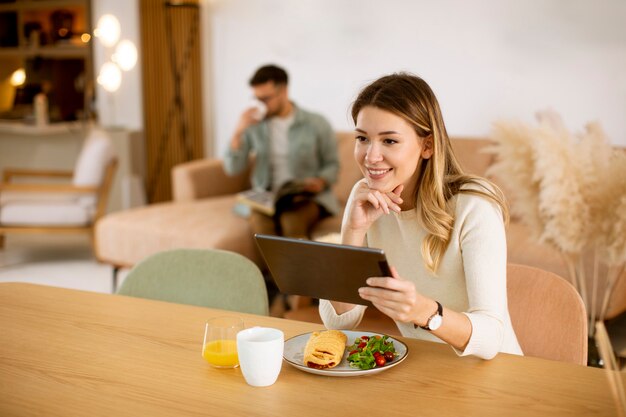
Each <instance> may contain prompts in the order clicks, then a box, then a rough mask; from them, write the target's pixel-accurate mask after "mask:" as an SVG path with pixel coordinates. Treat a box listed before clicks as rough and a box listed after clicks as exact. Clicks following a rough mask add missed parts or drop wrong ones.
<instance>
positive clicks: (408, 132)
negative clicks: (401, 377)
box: [320, 73, 522, 359]
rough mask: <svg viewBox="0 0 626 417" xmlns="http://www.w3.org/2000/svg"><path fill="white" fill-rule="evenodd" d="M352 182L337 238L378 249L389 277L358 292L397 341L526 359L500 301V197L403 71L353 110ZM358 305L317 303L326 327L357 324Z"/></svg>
mask: <svg viewBox="0 0 626 417" xmlns="http://www.w3.org/2000/svg"><path fill="white" fill-rule="evenodd" d="M352 118H353V120H354V123H355V125H356V128H355V132H356V133H355V137H356V144H355V148H354V156H355V159H356V161H357V163H358V164H359V167H360V168H361V172H362V173H363V176H364V179H363V180H361V181H359V182H358V183H356V184H355V186H354V188H353V189H352V193H351V195H350V199H349V201H348V203H347V207H346V211H345V214H344V219H343V224H342V229H341V236H342V242H343V243H344V244H348V245H357V246H370V247H376V248H381V249H383V250H384V251H385V253H386V254H387V258H388V261H389V263H390V265H391V266H392V267H391V271H392V276H391V277H371V278H368V280H367V286H366V287H364V288H361V289H360V290H359V294H360V296H361V297H362V298H363V299H365V300H369V301H371V302H372V304H373V305H374V306H375V307H376V308H377V309H379V310H380V311H381V312H383V313H384V314H386V315H388V316H389V317H391V318H392V319H393V320H395V321H396V324H397V325H398V328H399V329H400V331H401V333H402V335H404V336H408V337H415V338H418V339H426V340H433V341H444V342H446V343H448V344H450V345H451V346H452V347H453V348H454V349H455V351H456V352H457V353H458V354H459V355H463V356H465V355H475V356H478V357H481V358H484V359H491V358H493V357H494V356H495V355H496V354H497V353H498V352H507V353H515V354H522V350H521V348H520V346H519V344H518V342H517V338H516V336H515V333H514V331H513V327H512V326H511V319H510V317H509V313H508V307H507V295H506V237H505V232H504V223H505V221H506V219H507V216H508V211H507V208H506V205H505V202H504V197H503V195H502V193H501V191H500V190H499V189H498V188H497V187H496V186H495V185H494V184H492V183H490V182H488V181H487V180H485V179H482V178H479V177H475V176H471V175H467V174H464V173H463V170H462V169H461V167H460V165H459V163H458V161H457V160H456V157H455V156H454V153H453V151H452V147H451V145H450V140H449V138H448V135H447V133H446V129H445V126H444V123H443V118H442V116H441V110H440V109H439V103H438V102H437V99H436V98H435V95H434V93H433V92H432V90H431V89H430V87H429V86H428V84H426V82H425V81H424V80H422V79H421V78H419V77H417V76H415V75H412V74H406V73H400V74H393V75H388V76H385V77H382V78H380V79H378V80H376V81H374V82H373V83H372V84H370V85H368V86H367V87H365V88H364V89H363V91H361V93H360V94H359V96H358V98H357V99H356V101H355V102H354V104H353V106H352ZM365 308H366V307H364V306H357V305H353V304H346V303H340V302H335V301H328V300H322V301H321V302H320V315H321V317H322V320H323V321H324V324H325V325H326V326H327V327H328V328H333V329H347V328H354V327H355V326H356V325H358V323H359V322H360V320H361V318H362V317H363V312H364V311H365Z"/></svg>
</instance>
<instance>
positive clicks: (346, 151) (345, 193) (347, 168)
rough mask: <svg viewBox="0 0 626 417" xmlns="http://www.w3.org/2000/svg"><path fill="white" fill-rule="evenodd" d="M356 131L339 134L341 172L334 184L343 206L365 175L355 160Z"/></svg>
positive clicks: (338, 149) (338, 147) (338, 198)
mask: <svg viewBox="0 0 626 417" xmlns="http://www.w3.org/2000/svg"><path fill="white" fill-rule="evenodd" d="M354 140H355V139H354V133H347V132H341V133H338V134H337V153H338V155H339V174H338V176H337V182H336V183H335V185H334V186H333V193H334V194H335V197H337V200H339V205H340V206H341V207H343V206H345V205H346V202H347V201H348V197H350V191H352V186H353V185H354V184H355V183H356V182H357V181H358V180H360V179H361V178H363V176H362V175H361V170H360V169H359V166H358V165H357V163H356V161H355V160H354V156H353V155H354Z"/></svg>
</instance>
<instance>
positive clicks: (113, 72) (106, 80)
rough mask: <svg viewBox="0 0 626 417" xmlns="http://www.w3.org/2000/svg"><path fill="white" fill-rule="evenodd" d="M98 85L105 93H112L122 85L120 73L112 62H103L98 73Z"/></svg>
mask: <svg viewBox="0 0 626 417" xmlns="http://www.w3.org/2000/svg"><path fill="white" fill-rule="evenodd" d="M97 81H98V84H100V85H101V86H102V88H104V89H105V90H106V91H108V92H110V93H114V92H115V91H117V90H118V88H120V85H121V84H122V71H120V69H119V67H118V66H117V65H115V64H114V63H112V62H105V63H104V64H103V65H102V67H100V72H99V73H98V80H97Z"/></svg>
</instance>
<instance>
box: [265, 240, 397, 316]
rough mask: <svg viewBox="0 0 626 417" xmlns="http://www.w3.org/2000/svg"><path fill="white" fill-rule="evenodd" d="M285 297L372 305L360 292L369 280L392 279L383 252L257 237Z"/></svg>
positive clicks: (271, 271) (306, 241) (357, 247)
mask: <svg viewBox="0 0 626 417" xmlns="http://www.w3.org/2000/svg"><path fill="white" fill-rule="evenodd" d="M254 237H255V239H256V242H257V245H258V246H259V249H260V251H261V254H262V255H263V258H264V259H265V262H266V264H267V266H268V268H269V270H270V273H271V274H272V277H273V278H274V281H275V282H276V285H277V286H278V289H279V290H280V291H281V292H282V293H284V294H290V295H303V296H307V297H313V298H323V299H326V300H334V301H343V302H346V303H353V304H362V305H371V303H370V302H369V301H366V300H364V299H362V298H361V297H359V293H358V289H359V288H360V287H364V286H366V285H367V284H366V283H365V280H366V279H367V278H369V277H381V276H391V272H390V271H389V265H388V264H387V259H386V257H385V253H384V252H383V250H382V249H375V248H367V247H360V246H349V245H338V244H334V243H322V242H315V241H311V240H304V239H292V238H286V237H279V236H270V235H261V234H257V235H255V236H254Z"/></svg>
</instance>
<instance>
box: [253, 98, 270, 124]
mask: <svg viewBox="0 0 626 417" xmlns="http://www.w3.org/2000/svg"><path fill="white" fill-rule="evenodd" d="M250 107H252V108H254V110H255V111H254V114H253V115H252V117H254V119H255V120H257V121H259V122H260V121H261V120H263V118H264V117H265V115H266V114H267V106H266V105H265V103H263V102H262V101H261V100H256V99H254V100H251V101H250Z"/></svg>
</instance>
